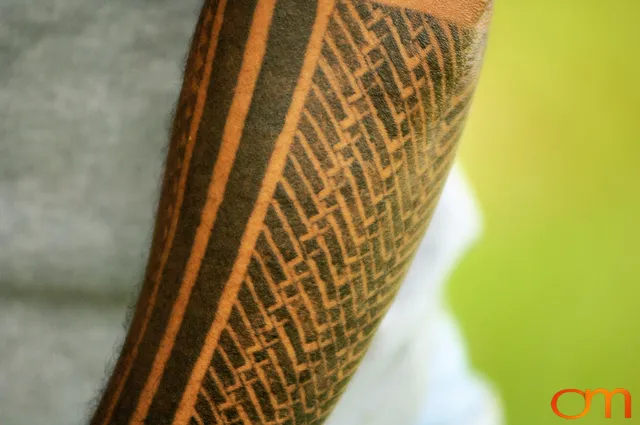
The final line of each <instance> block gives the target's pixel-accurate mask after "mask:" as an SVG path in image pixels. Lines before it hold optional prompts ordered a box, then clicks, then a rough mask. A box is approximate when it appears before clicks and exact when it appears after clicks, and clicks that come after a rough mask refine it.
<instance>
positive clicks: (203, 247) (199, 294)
mask: <svg viewBox="0 0 640 425" xmlns="http://www.w3.org/2000/svg"><path fill="white" fill-rule="evenodd" d="M402 3H403V2H402V0H381V2H372V1H367V0H207V1H206V2H205V4H204V6H203V9H202V12H201V15H200V20H199V22H198V25H197V27H196V32H195V36H194V39H193V43H192V46H191V51H190V54H189V57H188V59H187V67H186V71H185V79H184V84H183V88H182V92H181V95H180V100H179V102H178V106H177V109H176V118H175V123H174V129H173V133H172V137H171V143H170V146H169V153H168V159H167V164H166V171H165V179H164V185H163V189H162V196H161V199H160V203H159V208H158V215H157V220H156V230H155V235H154V241H153V244H152V248H151V253H150V258H149V263H148V267H147V273H146V279H145V283H144V286H143V288H142V290H141V294H140V296H139V301H138V305H137V307H136V313H135V316H134V318H133V321H132V323H131V326H130V331H129V334H128V336H127V340H126V341H125V344H124V347H123V349H122V354H121V357H120V359H119V361H118V364H117V365H116V368H115V370H114V373H113V375H112V378H111V380H110V381H109V384H108V387H107V389H106V391H105V394H104V396H103V398H102V401H101V402H100V404H99V406H98V408H97V410H96V413H95V415H94V418H93V421H92V424H93V425H110V424H114V425H115V424H122V425H124V424H127V425H142V424H148V425H164V424H167V425H169V424H173V425H187V424H189V425H213V424H234V425H247V424H261V425H275V424H279V425H294V424H295V425H301V424H321V423H323V421H324V420H325V419H326V418H327V416H328V415H329V414H330V413H331V410H332V408H333V406H334V405H335V404H336V403H337V402H338V400H339V398H340V395H341V394H342V392H343V391H344V390H345V389H346V387H347V384H348V382H349V379H350V377H351V376H352V375H353V373H354V372H355V371H356V369H357V367H358V364H359V362H360V360H361V359H362V357H363V356H364V354H365V353H366V350H367V347H368V345H369V342H370V340H371V338H372V337H373V335H374V333H375V330H376V328H377V325H378V324H379V322H380V320H381V319H382V318H383V316H384V314H385V312H386V310H387V309H388V307H389V306H390V303H391V302H392V300H393V297H394V295H395V293H396V291H397V290H398V289H399V286H400V284H401V283H402V280H403V277H404V275H405V272H406V270H407V268H408V266H409V264H410V262H411V260H412V257H413V255H414V253H415V251H416V249H417V246H418V244H419V242H420V240H421V238H422V236H423V234H424V232H425V230H426V227H427V225H428V222H429V218H430V216H431V214H432V212H433V209H434V207H435V204H436V202H437V199H438V195H439V193H440V189H441V186H442V184H443V182H444V180H445V177H446V175H447V172H448V170H449V167H450V165H451V162H452V159H453V157H454V154H455V147H456V142H457V140H458V139H459V137H460V133H461V131H462V128H463V125H464V120H465V116H466V113H467V110H468V107H469V104H470V100H471V97H472V95H473V90H474V85H475V81H476V77H477V70H478V65H477V64H478V63H479V61H480V58H481V55H482V48H483V44H484V38H485V35H486V21H487V16H488V14H489V11H490V6H489V5H488V4H486V3H485V2H483V1H481V0H478V1H476V2H475V3H473V2H472V1H471V0H467V3H469V4H471V3H473V4H476V5H480V6H478V7H476V8H475V9H474V8H473V7H466V6H465V8H464V11H465V13H464V14H462V15H463V16H462V18H461V19H454V18H452V15H451V10H444V11H443V8H444V9H446V7H444V6H433V10H434V11H433V12H430V10H429V6H430V5H431V3H434V2H433V1H431V0H425V1H424V5H423V6H415V5H417V4H419V3H418V2H412V1H411V0H407V1H406V2H405V3H406V4H407V6H406V7H403V4H402ZM434 4H435V3H434ZM436 12H439V13H436ZM440 12H441V13H440ZM443 16H444V17H443Z"/></svg>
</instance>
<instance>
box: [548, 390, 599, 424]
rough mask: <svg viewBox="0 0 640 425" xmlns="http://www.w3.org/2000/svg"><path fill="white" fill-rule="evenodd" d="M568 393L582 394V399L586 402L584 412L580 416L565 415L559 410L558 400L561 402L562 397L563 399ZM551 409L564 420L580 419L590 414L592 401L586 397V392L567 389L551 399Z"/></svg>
mask: <svg viewBox="0 0 640 425" xmlns="http://www.w3.org/2000/svg"><path fill="white" fill-rule="evenodd" d="M567 393H576V394H580V395H581V396H582V398H584V401H585V406H584V410H583V411H582V413H580V414H579V415H565V414H564V413H562V412H561V411H560V409H559V408H558V400H560V397H562V396H563V395H564V394H567ZM551 409H553V413H555V414H556V415H558V416H560V417H561V418H564V419H580V418H581V417H583V416H584V415H586V414H587V413H589V410H590V409H591V400H590V399H588V398H587V395H586V393H585V392H584V391H580V390H577V389H573V388H571V389H566V390H562V391H558V392H557V393H555V395H554V396H553V399H551Z"/></svg>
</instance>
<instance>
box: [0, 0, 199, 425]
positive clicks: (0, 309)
mask: <svg viewBox="0 0 640 425" xmlns="http://www.w3.org/2000/svg"><path fill="white" fill-rule="evenodd" d="M200 4H201V0H182V1H173V0H171V1H170V0H111V1H109V2H103V1H98V0H0V424H2V425H25V424H29V425H69V424H79V423H81V422H82V418H83V417H85V416H86V415H87V413H86V412H87V404H88V402H89V401H90V400H91V399H93V398H94V397H95V395H96V393H97V392H98V388H99V386H100V383H101V381H102V380H103V376H104V375H105V365H106V364H108V360H110V358H111V357H113V353H114V352H115V350H116V348H117V343H116V341H118V340H119V339H120V338H121V335H122V333H123V331H122V325H121V323H122V321H123V318H124V316H125V310H126V307H127V304H128V303H129V301H130V298H131V293H132V292H133V289H132V288H135V287H137V286H138V285H139V281H140V276H141V275H142V272H143V268H144V263H145V256H146V248H147V244H148V240H149V238H150V236H151V231H152V220H153V214H154V209H155V203H156V197H157V187H158V182H159V176H160V173H161V169H162V161H163V157H164V146H165V145H166V143H167V138H168V128H169V124H170V119H171V111H172V108H173V105H174V103H175V102H176V100H177V95H178V91H179V88H180V83H181V71H182V67H183V63H184V56H185V53H186V51H187V48H188V44H189V39H190V37H191V34H192V31H193V28H194V24H195V21H196V19H197V12H198V8H199V6H200Z"/></svg>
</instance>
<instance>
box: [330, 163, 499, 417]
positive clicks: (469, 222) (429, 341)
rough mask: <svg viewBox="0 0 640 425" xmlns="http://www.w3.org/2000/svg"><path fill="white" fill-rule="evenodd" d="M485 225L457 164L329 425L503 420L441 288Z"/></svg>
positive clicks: (496, 402) (497, 404)
mask: <svg viewBox="0 0 640 425" xmlns="http://www.w3.org/2000/svg"><path fill="white" fill-rule="evenodd" d="M480 230H481V221H480V214H479V210H478V208H477V206H476V204H475V202H474V198H473V196H472V194H471V192H470V190H469V188H468V186H467V184H466V182H465V179H464V176H463V175H462V172H461V171H460V169H459V168H458V167H454V169H453V170H452V172H451V174H450V176H449V178H448V181H447V183H446V185H445V188H444V190H443V194H442V197H441V199H440V202H439V204H438V206H437V207H436V211H435V213H434V216H433V219H432V221H431V225H430V227H429V230H428V231H427V234H426V235H425V237H424V239H423V241H422V243H421V245H420V247H419V249H418V252H417V254H416V256H415V259H414V261H413V263H412V264H411V267H410V269H409V272H408V274H407V278H406V280H405V282H404V283H403V286H402V287H401V289H400V291H399V293H398V296H397V298H396V300H395V301H394V304H393V305H392V307H391V308H390V310H389V312H388V314H387V316H386V317H385V318H384V320H383V321H382V323H381V325H380V328H379V330H378V333H377V334H376V336H375V337H374V339H373V342H372V345H371V348H370V350H369V351H368V352H367V355H366V356H365V358H364V360H363V362H362V364H361V367H360V369H359V370H358V371H357V372H356V374H355V376H354V378H353V380H352V382H351V383H350V385H349V387H348V388H347V390H346V391H345V394H344V396H343V398H342V399H341V400H340V402H339V403H338V406H337V407H336V409H335V411H334V412H333V414H332V415H331V417H330V419H329V421H328V425H355V424H358V425H498V424H500V423H501V416H500V408H499V402H498V400H497V397H496V396H495V395H494V394H493V392H492V390H491V389H490V387H489V386H488V385H487V384H485V383H484V382H483V381H482V380H481V379H480V378H479V377H477V376H476V375H475V374H474V372H473V371H472V370H470V368H469V365H468V363H467V358H466V355H465V347H464V345H463V343H462V340H461V337H460V335H459V333H458V329H457V326H456V325H455V323H454V322H453V319H452V318H451V317H450V315H449V313H448V312H447V309H446V306H445V305H444V303H443V297H442V294H441V292H442V287H443V284H444V283H445V282H446V279H447V277H448V276H449V274H450V273H451V271H452V270H453V267H454V266H455V265H456V263H457V262H458V261H459V259H460V258H461V256H462V255H463V254H464V253H465V252H466V250H467V249H468V248H469V246H470V245H471V244H472V243H473V242H474V241H475V240H476V239H477V237H478V236H479V235H480ZM472 284H473V282H469V285H472Z"/></svg>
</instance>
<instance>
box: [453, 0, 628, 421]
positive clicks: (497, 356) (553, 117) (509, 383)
mask: <svg viewBox="0 0 640 425" xmlns="http://www.w3.org/2000/svg"><path fill="white" fill-rule="evenodd" d="M638 17H640V2H638V1H631V0H626V1H625V0H618V1H610V2H602V1H599V2H596V1H594V0H537V1H516V0H510V1H501V0H497V3H496V5H495V12H494V19H493V25H492V30H491V35H490V39H489V46H488V50H487V56H486V62H485V66H484V70H483V74H482V78H481V82H480V85H479V88H478V92H477V96H476V100H475V104H474V106H473V110H472V114H471V117H470V121H469V125H468V127H467V130H466V134H465V136H464V141H463V144H462V147H461V152H460V153H461V158H462V163H463V165H464V167H465V169H466V171H467V174H468V175H469V177H470V180H471V181H472V184H473V186H474V187H475V190H476V193H477V195H478V198H479V200H480V203H481V205H482V209H483V212H484V215H485V217H484V218H485V231H484V236H483V239H482V240H481V241H480V243H479V244H477V246H476V247H475V248H474V249H473V250H472V252H471V253H470V255H468V256H467V258H466V259H465V260H464V262H463V264H461V267H459V269H458V270H457V271H456V273H455V275H454V277H453V281H452V282H451V285H450V287H449V295H450V299H451V302H452V304H453V308H454V311H455V312H456V314H457V315H458V317H459V318H460V321H461V324H462V327H463V329H464V333H465V335H466V336H467V338H468V340H469V344H470V350H471V357H472V360H473V363H474V364H475V365H476V366H477V367H478V368H479V369H480V370H481V371H483V372H484V373H486V374H487V375H488V376H489V377H490V378H491V379H492V380H493V381H494V382H495V383H496V385H497V386H498V388H499V389H500V391H501V393H502V396H503V399H504V403H505V408H506V416H507V423H508V424H509V425H546V424H555V423H558V424H559V423H566V420H565V419H561V418H558V417H556V416H555V415H554V414H553V412H552V411H551V408H550V401H551V398H552V397H553V394H554V393H555V392H557V391H559V390H560V389H563V388H580V389H587V388H589V389H594V388H600V387H603V388H607V389H614V388H619V387H622V388H626V389H628V390H629V391H630V392H631V394H632V396H635V399H634V403H635V406H634V407H635V414H634V417H633V419H630V420H629V419H626V420H625V419H623V418H622V417H623V408H622V405H623V403H622V398H621V399H620V400H617V401H616V402H615V403H616V404H615V405H614V418H613V419H608V420H607V419H604V410H603V407H604V401H603V399H600V400H597V401H596V402H595V404H594V405H593V408H592V410H591V413H590V414H589V415H588V416H586V417H584V418H582V419H579V420H577V421H575V423H577V424H583V425H590V424H594V425H595V424H599V425H602V424H618V423H620V424H622V423H625V424H630V423H637V424H640V356H639V353H640V309H638V306H639V305H640V285H639V284H638V283H639V282H640V260H639V259H638V254H640V250H639V249H638V244H639V243H640V196H639V195H640V188H639V186H640V166H639V160H640V117H639V116H638V102H639V101H640V82H639V78H638V77H639V76H640V72H639V71H638V66H639V65H640V59H639V57H638V56H639V54H640V49H639V47H638V44H639V42H640V36H639V35H638V26H637V25H638ZM583 405H584V402H583V401H582V400H581V399H580V397H579V396H577V395H569V396H566V399H563V400H562V402H561V403H560V406H561V408H563V409H564V410H565V411H566V413H568V414H577V413H579V412H580V411H581V410H582V406H583Z"/></svg>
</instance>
